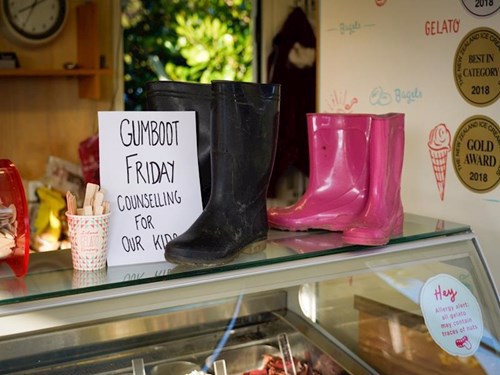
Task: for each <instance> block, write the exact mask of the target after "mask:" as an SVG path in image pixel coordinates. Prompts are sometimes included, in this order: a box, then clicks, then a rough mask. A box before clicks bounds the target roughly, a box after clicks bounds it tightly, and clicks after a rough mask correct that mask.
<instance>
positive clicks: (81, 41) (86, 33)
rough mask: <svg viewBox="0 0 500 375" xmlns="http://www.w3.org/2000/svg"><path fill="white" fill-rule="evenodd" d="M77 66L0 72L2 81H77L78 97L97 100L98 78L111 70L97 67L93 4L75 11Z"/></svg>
mask: <svg viewBox="0 0 500 375" xmlns="http://www.w3.org/2000/svg"><path fill="white" fill-rule="evenodd" d="M76 44H77V64H78V66H80V68H77V69H64V68H54V69H51V68H17V69H0V77H2V78H9V77H11V78H15V77H18V78H59V77H69V78H71V77H74V78H77V79H78V94H79V96H80V98H85V99H100V97H101V76H103V75H110V74H111V69H101V68H100V51H99V24H98V9H97V4H96V3H95V2H86V3H84V4H81V5H78V6H77V8H76Z"/></svg>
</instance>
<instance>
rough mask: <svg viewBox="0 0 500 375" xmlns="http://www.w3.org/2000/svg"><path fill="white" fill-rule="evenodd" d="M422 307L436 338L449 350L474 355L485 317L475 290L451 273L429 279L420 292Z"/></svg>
mask: <svg viewBox="0 0 500 375" xmlns="http://www.w3.org/2000/svg"><path fill="white" fill-rule="evenodd" d="M420 309H421V310H422V314H423V316H424V319H425V324H426V326H427V328H428V329H429V333H430V334H431V336H432V338H433V339H434V341H435V342H436V343H437V344H438V345H439V346H440V347H441V348H442V349H443V350H445V351H446V352H447V353H449V354H451V355H457V356H460V357H468V356H471V355H473V354H474V353H475V352H476V350H477V349H478V348H479V344H480V342H481V338H482V337H483V319H482V315H481V309H480V307H479V304H478V302H477V300H476V298H475V297H474V295H473V294H472V292H471V291H470V290H469V289H468V288H467V287H466V286H465V285H464V284H462V283H461V282H460V281H458V280H457V279H455V278H454V277H452V276H450V275H445V274H440V275H437V276H434V277H432V278H430V279H428V280H427V281H426V282H425V284H424V286H423V287H422V290H421V291H420Z"/></svg>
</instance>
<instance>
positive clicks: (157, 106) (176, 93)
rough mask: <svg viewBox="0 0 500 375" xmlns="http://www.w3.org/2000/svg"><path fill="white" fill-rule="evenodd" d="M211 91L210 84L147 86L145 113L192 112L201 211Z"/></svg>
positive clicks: (208, 172) (207, 172) (206, 175)
mask: <svg viewBox="0 0 500 375" xmlns="http://www.w3.org/2000/svg"><path fill="white" fill-rule="evenodd" d="M211 105H212V87H211V85H210V84H203V83H189V82H174V81H155V82H148V83H146V109H147V110H149V111H195V112H196V136H197V143H198V169H199V173H200V188H201V200H202V204H203V207H205V206H206V205H207V204H208V200H209V199H210V186H211V182H210V176H211V169H210V110H211Z"/></svg>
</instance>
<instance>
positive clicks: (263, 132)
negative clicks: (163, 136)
mask: <svg viewBox="0 0 500 375" xmlns="http://www.w3.org/2000/svg"><path fill="white" fill-rule="evenodd" d="M212 95H213V98H214V102H213V108H212V124H213V126H212V142H211V151H212V155H213V156H212V176H216V178H217V181H213V183H212V194H213V195H214V199H217V200H219V201H220V200H222V201H225V202H226V203H228V201H227V199H228V198H229V197H228V196H227V193H228V192H231V193H232V196H231V201H234V203H237V201H245V202H248V201H249V200H250V201H253V200H259V201H260V203H261V204H262V203H264V204H265V199H262V197H263V196H264V197H265V195H266V193H267V188H268V185H269V179H270V174H271V169H272V166H273V162H274V157H275V152H276V144H277V134H278V122H279V104H280V86H279V85H276V84H255V83H244V82H231V81H214V82H212Z"/></svg>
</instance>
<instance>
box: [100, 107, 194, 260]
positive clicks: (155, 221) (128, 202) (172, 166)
mask: <svg viewBox="0 0 500 375" xmlns="http://www.w3.org/2000/svg"><path fill="white" fill-rule="evenodd" d="M98 118H99V159H100V160H99V164H100V179H101V180H100V182H101V186H102V188H103V189H104V190H105V192H106V197H107V199H109V201H110V207H111V220H110V230H109V236H110V237H109V253H108V266H117V265H127V264H138V263H150V262H159V261H164V260H165V258H164V248H165V245H166V244H167V243H168V242H169V241H170V240H172V239H173V238H175V237H177V236H178V235H179V234H181V233H183V232H184V231H186V230H187V229H188V228H189V227H190V226H191V224H192V223H193V222H194V221H195V220H196V218H198V216H199V215H200V214H201V212H202V203H201V192H200V179H199V173H198V153H197V145H196V120H195V112H157V111H143V112H139V111H138V112H132V111H131V112H118V111H115V112H99V114H98Z"/></svg>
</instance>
